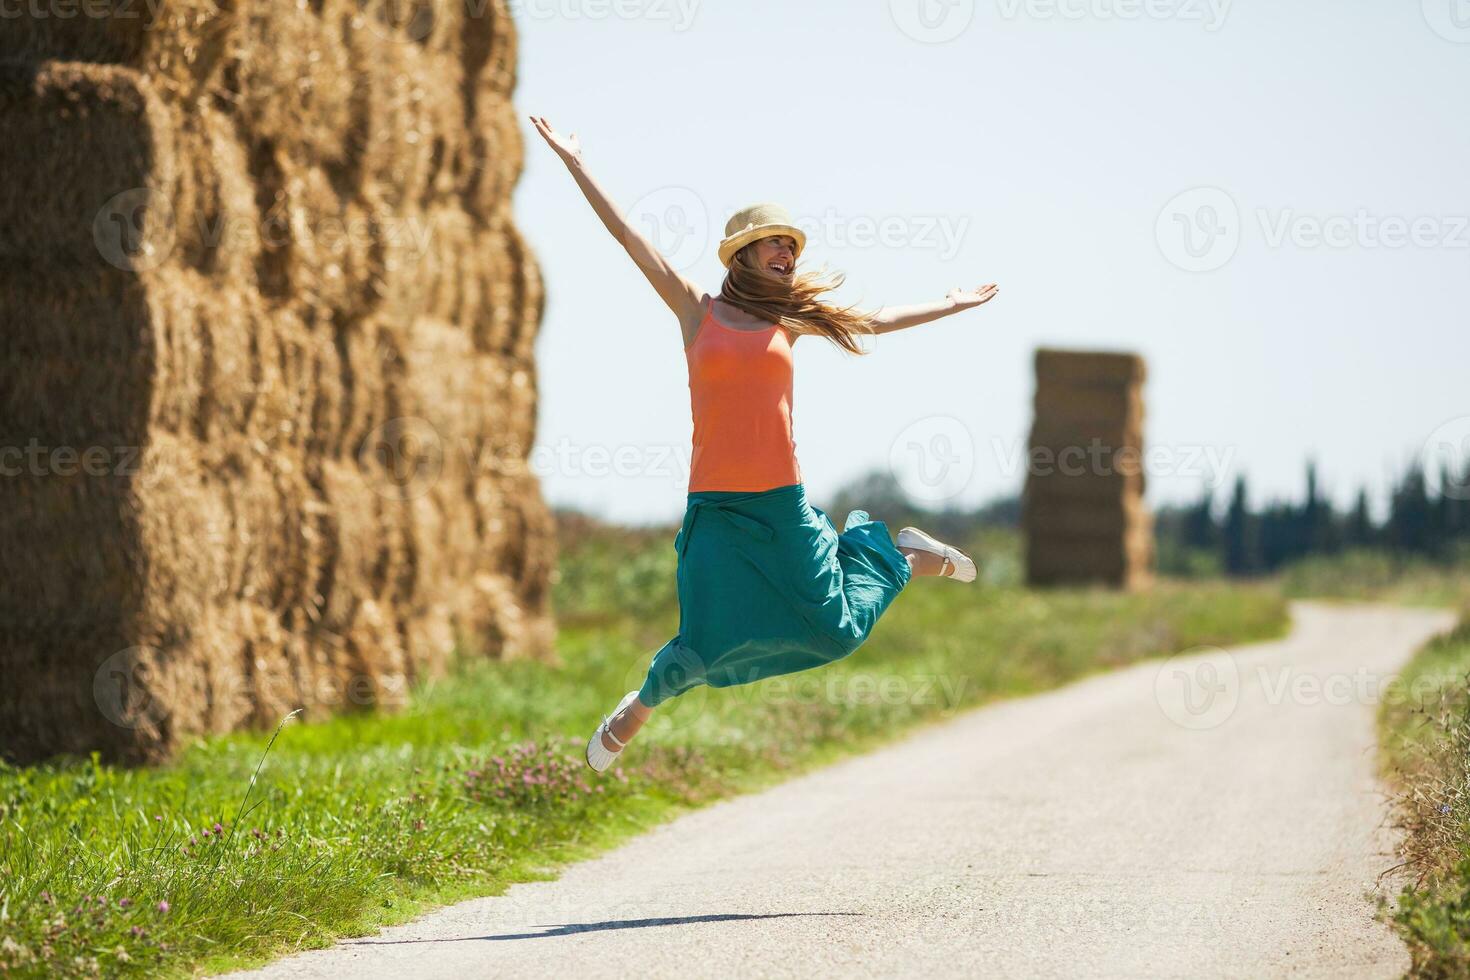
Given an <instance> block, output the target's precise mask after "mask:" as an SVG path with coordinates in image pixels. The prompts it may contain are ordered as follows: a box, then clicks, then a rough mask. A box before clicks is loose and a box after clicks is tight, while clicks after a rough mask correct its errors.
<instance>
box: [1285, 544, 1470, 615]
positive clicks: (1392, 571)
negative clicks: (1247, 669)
mask: <svg viewBox="0 0 1470 980" xmlns="http://www.w3.org/2000/svg"><path fill="white" fill-rule="evenodd" d="M1467 568H1470V554H1467V555H1463V556H1460V557H1458V558H1457V559H1456V560H1453V561H1449V562H1431V561H1428V560H1426V559H1424V558H1418V557H1405V556H1398V555H1394V554H1391V553H1389V552H1385V551H1349V552H1344V553H1343V554H1341V555H1333V556H1323V557H1316V558H1308V559H1304V560H1303V561H1300V562H1296V563H1294V564H1292V565H1290V566H1288V567H1287V568H1286V569H1284V570H1283V571H1282V572H1281V573H1280V575H1279V576H1278V579H1279V582H1280V587H1281V589H1282V591H1283V593H1285V594H1286V595H1287V596H1289V597H1291V598H1321V599H1349V600H1370V601H1375V602H1392V603H1397V604H1399V605H1405V606H1442V607H1443V606H1450V607H1459V606H1463V605H1466V604H1470V574H1467Z"/></svg>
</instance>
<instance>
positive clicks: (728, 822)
mask: <svg viewBox="0 0 1470 980" xmlns="http://www.w3.org/2000/svg"><path fill="white" fill-rule="evenodd" d="M1293 612H1294V616H1295V625H1294V628H1293V631H1292V633H1291V635H1290V637H1288V638H1287V639H1285V640H1283V641H1280V642H1273V643H1266V644H1257V645H1253V646H1247V647H1239V648H1235V649H1233V650H1231V651H1228V652H1227V651H1218V652H1209V651H1206V652H1203V653H1200V654H1197V655H1192V656H1186V657H1176V658H1173V659H1171V660H1168V661H1164V662H1162V663H1158V662H1155V663H1149V664H1142V665H1139V666H1136V667H1133V668H1129V669H1127V670H1123V671H1119V672H1116V673H1111V674H1107V675H1103V676H1099V677H1095V678H1092V679H1089V680H1085V681H1083V682H1080V683H1077V684H1073V685H1071V686H1068V687H1066V688H1062V689H1060V690H1057V691H1054V692H1051V693H1048V694H1044V695H1040V696H1037V697H1031V698H1026V699H1022V700H1015V701H1010V702H1005V703H1001V704H997V705H995V706H992V707H988V708H984V709H981V710H978V711H972V712H970V713H967V714H963V715H959V716H957V717H955V718H953V719H951V720H949V721H947V722H944V723H942V724H940V725H937V726H933V727H929V728H926V729H924V730H922V731H920V732H918V733H916V734H914V735H912V736H910V737H908V738H906V739H904V740H903V741H901V742H898V743H896V744H894V745H892V746H890V747H888V748H885V749H883V750H881V751H878V752H875V753H873V754H870V755H866V756H862V757H859V758H854V759H851V760H848V761H846V762H842V763H839V764H837V765H834V766H831V767H829V768H826V769H824V770H821V771H819V772H816V773H814V774H812V775H809V776H806V777H802V778H799V779H795V780H792V781H790V782H788V783H785V784H783V785H781V786H779V787H776V788H775V789H772V790H769V791H766V792H762V793H759V794H754V795H750V796H745V797H740V798H737V799H733V800H727V801H724V802H722V803H718V804H716V805H713V806H711V807H708V808H706V809H704V810H701V811H698V812H695V813H692V814H689V815H687V816H684V817H682V818H680V819H678V820H676V821H674V822H672V823H669V824H666V825H664V826H662V827H659V828H657V829H655V830H653V831H650V832H649V833H647V834H644V835H642V836H640V837H638V838H636V839H634V840H632V841H631V842H629V843H627V844H625V845H624V846H622V847H620V848H618V849H617V850H615V851H611V852H609V853H608V854H606V855H605V856H603V857H601V858H598V859H596V860H592V861H588V862H585V863H582V864H578V865H575V866H573V867H570V868H568V869H566V870H565V872H564V873H563V874H562V875H561V877H560V878H559V879H558V880H556V881H550V882H537V883H533V884H525V885H516V886H514V887H513V888H512V889H511V890H510V891H509V892H508V893H507V894H506V895H504V896H501V897H497V898H487V899H478V900H474V901H469V902H464V903H462V904H459V905H455V906H452V907H449V908H445V909H442V910H440V911H437V912H434V913H431V914H429V915H426V916H424V917H423V918H421V919H419V920H418V921H416V922H414V923H411V924H408V925H404V926H400V927H395V928H392V929H387V930H384V931H383V932H382V933H381V934H380V935H377V936H374V937H369V938H362V939H354V940H348V941H345V942H343V943H342V944H340V945H338V946H337V947H335V948H333V949H330V950H319V951H311V952H307V953H303V954H299V955H296V956H293V957H290V958H288V959H284V960H281V961H279V962H277V963H275V964H273V965H272V966H270V967H268V968H267V969H265V970H263V971H258V972H256V973H253V974H249V975H250V976H255V977H338V976H353V977H383V978H393V980H402V978H408V977H413V978H420V977H424V978H435V977H443V978H457V980H458V978H466V977H557V978H582V977H676V976H677V977H691V976H730V975H736V976H747V975H759V976H792V977H796V976H800V977H808V976H814V975H815V976H844V977H846V976H910V975H925V976H1002V977H1030V976H1068V977H1074V976H1117V977H1141V976H1159V977H1190V978H1195V977H1216V976H1218V977H1247V976H1249V977H1263V976H1288V975H1289V976H1323V977H1329V976H1330V977H1344V976H1347V977H1374V976H1384V977H1388V976H1399V975H1401V974H1402V972H1403V971H1404V969H1405V968H1406V967H1407V966H1408V957H1407V954H1406V953H1405V952H1404V950H1403V948H1402V946H1401V945H1400V944H1399V943H1398V941H1397V940H1396V939H1395V938H1394V936H1393V934H1392V932H1391V931H1390V930H1389V929H1388V927H1387V926H1385V925H1383V924H1381V923H1379V922H1377V921H1376V920H1375V917H1374V905H1373V896H1374V894H1375V893H1376V892H1377V890H1379V889H1382V890H1384V891H1386V892H1387V893H1389V894H1392V893H1393V892H1394V891H1396V890H1397V883H1396V881H1395V879H1392V878H1387V879H1382V880H1380V875H1381V874H1382V873H1383V872H1385V871H1387V870H1388V869H1389V868H1391V867H1392V866H1393V865H1394V864H1395V861H1394V858H1393V854H1392V851H1393V836H1392V834H1393V832H1392V830H1391V827H1390V824H1389V821H1388V819H1387V816H1388V798H1387V796H1386V795H1385V793H1384V791H1383V789H1382V787H1381V786H1380V785H1379V784H1378V783H1377V781H1376V780H1375V775H1374V773H1375V752H1374V727H1373V717H1374V711H1375V710H1376V703H1377V701H1378V700H1380V699H1381V697H1382V696H1383V689H1382V684H1383V682H1384V681H1385V680H1386V679H1387V678H1388V677H1389V676H1391V674H1392V673H1393V672H1394V671H1396V670H1397V669H1398V668H1399V667H1400V666H1401V665H1402V664H1403V663H1404V662H1405V660H1406V659H1407V658H1408V657H1409V655H1410V654H1411V653H1412V652H1413V650H1414V649H1415V648H1416V647H1417V646H1418V645H1420V644H1421V643H1422V642H1423V641H1425V640H1426V639H1428V638H1429V637H1430V636H1431V635H1432V634H1434V633H1436V632H1439V631H1441V630H1444V629H1447V628H1449V627H1450V625H1451V624H1452V620H1453V618H1452V616H1451V615H1450V614H1448V613H1442V612H1437V611H1428V610H1407V609H1394V608H1385V607H1348V606H1344V607H1335V606H1331V605H1325V604H1298V605H1296V606H1294V607H1293ZM629 751H636V743H635V746H634V747H632V748H630V749H629ZM243 975H244V974H242V976H243Z"/></svg>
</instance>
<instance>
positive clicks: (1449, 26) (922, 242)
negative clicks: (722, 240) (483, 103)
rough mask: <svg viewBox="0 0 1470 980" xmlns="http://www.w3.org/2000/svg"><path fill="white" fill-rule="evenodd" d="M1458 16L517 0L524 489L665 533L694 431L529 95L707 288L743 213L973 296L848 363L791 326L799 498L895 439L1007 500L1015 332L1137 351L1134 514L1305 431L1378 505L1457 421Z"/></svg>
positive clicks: (1304, 438) (1439, 8)
mask: <svg viewBox="0 0 1470 980" xmlns="http://www.w3.org/2000/svg"><path fill="white" fill-rule="evenodd" d="M1456 2H1457V0H1425V2H1424V3H1423V5H1422V7H1421V4H1420V3H1419V2H1418V0H1412V2H1410V0H1405V2H1402V3H1397V4H1369V3H1362V2H1356V0H1353V2H1345V0H1335V2H1330V3H1329V2H1327V0H1293V2H1292V3H1289V4H1287V3H1266V2H1263V0H1255V2H1252V3H1239V4H1228V3H1224V2H1223V0H1216V2H1214V3H1213V4H1212V3H1210V2H1208V0H1199V2H1196V0H1059V2H1051V3H1048V2H1045V0H1031V2H1023V0H989V2H974V3H970V2H966V0H892V2H889V0H860V2H854V0H823V2H816V0H807V2H800V3H798V2H790V0H741V2H739V3H733V2H723V3H715V2H703V3H700V2H696V0H519V2H516V0H513V3H512V10H513V13H514V16H515V18H516V21H517V24H518V27H519V30H520V46H521V58H520V80H519V85H518V88H517V90H516V94H515V103H516V107H517V109H518V110H519V112H520V120H521V125H522V131H523V134H524V136H525V139H526V150H527V153H526V168H525V174H524V176H523V178H522V180H521V183H520V185H519V187H518V188H517V191H516V196H515V200H514V210H515V216H516V220H517V221H518V222H519V224H520V225H521V227H522V228H523V229H524V231H525V233H526V234H527V236H528V238H529V239H530V242H531V244H532V247H533V248H534V249H535V252H536V255H537V257H538V259H539V261H540V263H541V267H542V270H543V274H544V276H545V280H546V285H547V292H548V299H547V307H546V317H545V320H544V322H543V325H542V334H541V337H540V340H539V342H538V347H537V353H538V360H539V364H538V368H539V379H540V386H541V407H540V414H539V430H538V438H537V453H536V456H535V457H534V460H533V464H534V465H535V466H536V467H537V468H538V471H539V472H541V473H542V474H543V486H544V488H545V492H546V495H547V497H548V498H549V499H550V500H551V501H553V502H555V503H561V504H571V505H576V506H579V507H582V508H585V509H588V510H591V511H594V512H597V513H601V514H603V515H605V516H607V517H610V518H614V519H621V520H627V521H634V522H643V521H663V520H673V519H677V517H678V515H679V514H680V513H681V512H682V507H683V500H684V494H685V491H686V487H687V483H686V481H687V458H688V444H689V437H690V425H691V423H690V418H689V393H688V387H687V384H688V382H687V375H686V372H685V365H684V357H683V353H682V351H681V348H680V339H679V332H678V326H677V323H676V322H675V321H674V319H673V317H672V315H671V314H670V313H669V312H668V311H667V309H666V308H665V307H664V306H663V305H662V303H661V302H660V300H659V299H658V297H657V295H656V294H655V293H654V292H653V290H652V289H651V287H649V285H648V284H647V282H646V281H645V280H644V279H643V277H642V276H641V275H640V274H639V272H638V271H637V269H636V268H635V267H634V266H633V264H632V262H631V261H630V260H629V259H628V258H627V257H626V255H625V254H624V253H623V252H622V250H621V248H620V247H619V246H618V245H617V244H616V243H615V242H614V241H613V240H612V239H611V237H610V236H608V235H607V233H606V232H605V231H604V230H603V228H602V226H601V224H600V223H599V222H598V221H597V219H596V217H595V215H594V214H593V213H592V211H591V209H590V208H589V207H588V206H587V204H586V203H585V201H584V200H583V199H582V196H581V194H580V192H579V191H578V190H577V188H576V185H575V184H574V183H573V182H572V180H571V178H570V176H569V175H568V174H567V173H566V171H565V168H564V167H563V166H562V164H561V163H560V161H559V160H557V159H556V158H555V156H554V155H553V154H552V153H551V151H550V149H549V148H548V147H547V146H546V145H545V144H544V143H543V142H542V141H541V140H540V138H539V137H538V136H537V135H536V133H535V131H534V129H532V128H531V126H530V123H529V121H528V120H527V119H526V118H525V116H526V114H527V113H532V112H534V113H536V114H540V115H544V116H547V117H548V118H549V119H550V121H551V122H552V124H553V126H555V127H556V128H558V129H559V130H562V131H574V132H576V133H577V134H578V136H579V137H580V139H581V142H582V147H583V155H584V158H585V160H586V162H587V166H588V168H589V170H590V171H591V172H592V173H593V175H594V176H596V177H597V178H598V179H599V180H600V181H601V182H602V183H603V184H604V186H606V187H607V188H608V190H609V192H610V193H611V194H612V196H613V198H614V200H615V201H616V202H617V203H618V204H619V205H620V206H621V207H623V208H624V209H625V210H630V211H635V212H636V213H637V214H639V215H640V219H641V220H647V221H649V222H652V223H651V224H648V225H647V226H646V227H647V228H648V229H649V231H650V234H652V235H653V236H654V237H655V239H656V240H657V241H658V242H659V243H660V244H661V246H663V247H664V248H665V249H666V251H669V252H672V253H674V254H675V255H676V256H677V261H678V262H679V263H680V264H681V265H684V266H685V271H686V274H688V275H690V276H691V277H692V278H694V279H695V280H696V281H698V282H699V283H700V284H701V285H703V286H704V287H705V288H706V289H708V290H709V291H711V292H715V291H717V290H718V288H719V284H720V281H721V277H722V272H723V269H722V267H721V266H720V265H719V262H718V259H717V258H716V256H715V244H716V242H717V240H718V239H719V237H720V235H721V233H722V231H723V226H724V222H725V220H726V218H727V217H728V216H729V214H730V213H731V212H732V211H733V210H735V209H737V208H739V207H741V206H743V205H746V204H749V203H754V202H757V201H766V200H774V201H779V202H782V203H784V204H785V205H786V206H787V207H788V208H789V209H790V210H791V211H792V212H793V213H794V214H796V215H797V217H798V220H800V221H802V222H803V223H804V224H805V225H806V226H807V227H808V228H809V229H810V230H811V233H812V234H811V238H810V241H809V243H808V246H807V251H806V253H805V254H804V255H803V257H802V260H803V262H804V263H806V264H811V265H814V266H818V267H819V266H822V265H826V266H827V267H829V268H832V269H838V270H841V271H843V272H845V273H846V275H847V284H846V285H845V286H844V287H843V288H842V289H841V290H840V291H839V292H838V294H837V299H839V300H841V301H844V302H853V301H861V302H864V303H866V304H870V305H873V306H877V305H883V304H907V303H914V302H921V301H928V300H935V299H939V298H941V297H942V296H943V295H944V294H945V293H946V292H947V291H948V290H949V289H950V288H952V287H954V286H957V285H966V286H969V285H978V284H980V283H984V282H990V281H994V282H998V283H999V284H1000V287H1001V293H1000V296H999V298H998V299H996V300H995V301H994V302H993V303H992V304H990V305H989V306H986V307H983V308H981V309H979V310H971V311H967V312H964V313H960V314H957V315H956V316H954V317H951V318H948V319H945V320H941V321H939V322H937V323H933V324H928V325H925V326H920V327H917V328H914V329H912V330H908V331H904V332H902V333H898V334H892V335H885V336H882V337H879V338H876V342H875V344H874V352H873V353H872V354H870V355H868V356H865V357H862V358H853V357H851V356H847V355H843V354H841V353H840V352H838V351H836V350H835V349H832V348H831V347H830V345H829V344H827V343H826V342H824V341H820V340H817V339H815V338H811V337H808V338H803V339H802V340H801V342H800V343H799V344H798V345H797V347H796V403H795V420H796V440H797V456H798V459H799V460H800V463H801V466H802V473H803V477H804V479H805V482H806V484H807V486H808V489H809V491H810V492H811V493H812V495H813V497H814V499H816V500H817V501H819V502H820V501H823V500H826V499H828V498H829V497H830V494H831V493H832V492H833V491H834V490H836V489H837V488H838V486H839V485H840V484H841V483H843V482H844V481H846V480H848V479H850V478H852V477H854V476H856V475H858V474H860V473H862V472H864V471H866V470H869V469H873V468H877V467H885V466H889V465H892V461H894V460H897V465H898V466H899V467H900V470H902V469H904V468H905V467H906V466H909V462H906V459H907V457H906V452H907V449H906V447H908V446H909V444H910V443H913V442H915V441H917V442H918V443H920V444H922V445H928V446H936V445H937V446H939V447H940V449H941V451H942V452H943V453H944V454H946V455H947V457H948V458H949V459H950V460H951V461H958V462H957V463H956V467H957V468H952V469H951V471H950V473H949V475H948V477H947V481H948V482H947V483H945V484H944V485H943V487H942V488H941V489H939V490H936V491H935V492H934V494H933V496H931V497H930V499H931V500H933V501H935V502H941V500H940V498H943V502H951V503H973V502H979V501H982V500H985V499H989V498H991V497H993V496H996V495H999V494H1002V493H1008V492H1013V491H1014V490H1016V489H1017V488H1018V487H1019V480H1020V475H1021V471H1020V469H1019V463H1018V460H1017V456H1016V454H1017V453H1018V452H1020V451H1021V450H1022V449H1023V448H1024V444H1025V436H1026V431H1027V428H1028V426H1029V423H1030V399H1031V394H1032V387H1033V380H1032V366H1031V356H1032V352H1033V351H1034V350H1035V348H1036V347H1038V346H1046V345H1051V346H1065V347H1078V348H1105V349H1118V350H1132V351H1137V352H1139V353H1141V354H1143V355H1144V356H1145V357H1146V358H1147V360H1148V365H1149V372H1150V379H1149V381H1148V384H1147V387H1146V391H1145V394H1146V400H1147V425H1146V438H1147V442H1148V446H1149V447H1151V448H1153V449H1155V450H1156V451H1157V452H1158V454H1159V455H1158V457H1157V458H1156V460H1155V462H1154V464H1153V465H1152V466H1151V482H1150V485H1149V499H1150V500H1151V502H1153V503H1154V504H1158V503H1162V502H1165V501H1172V500H1180V499H1185V498H1189V499H1193V498H1194V497H1195V496H1196V495H1197V494H1198V493H1199V490H1200V488H1201V487H1202V486H1203V485H1204V483H1205V482H1206V481H1207V480H1208V481H1211V482H1215V483H1218V484H1219V485H1220V486H1221V487H1222V490H1221V491H1220V492H1222V493H1223V492H1226V491H1227V490H1228V484H1229V482H1231V481H1233V479H1234V476H1235V474H1236V473H1237V472H1244V473H1245V474H1246V475H1247V476H1248V478H1249V480H1250V484H1251V490H1252V498H1253V500H1254V501H1255V502H1257V503H1259V502H1262V501H1264V500H1266V499H1268V498H1270V497H1273V496H1284V495H1293V496H1294V495H1296V494H1298V493H1299V492H1300V489H1301V485H1302V480H1303V466H1304V462H1305V460H1306V458H1307V456H1308V455H1309V454H1310V455H1313V456H1315V457H1316V458H1317V459H1318V461H1319V466H1320V471H1321V474H1322V477H1323V480H1324V482H1325V485H1326V489H1327V491H1328V492H1329V493H1330V494H1332V495H1333V497H1334V498H1335V499H1336V500H1337V501H1339V502H1340V503H1343V504H1345V503H1347V502H1348V500H1349V498H1350V495H1351V494H1352V493H1354V492H1355V491H1356V488H1357V487H1358V486H1359V485H1362V484H1366V485H1368V486H1369V488H1370V490H1372V491H1373V492H1374V493H1375V494H1376V495H1381V494H1382V492H1383V490H1384V488H1385V486H1386V484H1387V480H1388V477H1389V476H1390V474H1392V473H1396V472H1398V471H1399V470H1400V468H1401V467H1402V465H1403V464H1404V462H1405V461H1406V460H1407V459H1408V458H1409V457H1410V456H1411V455H1412V454H1413V453H1414V452H1415V451H1417V450H1418V449H1419V448H1420V447H1421V446H1422V445H1424V443H1425V440H1426V439H1428V438H1429V437H1430V436H1431V434H1432V433H1435V432H1436V431H1437V430H1440V431H1443V428H1442V427H1443V426H1445V425H1446V424H1447V423H1450V424H1453V420H1455V419H1457V418H1463V417H1465V416H1467V415H1470V385H1467V380H1470V329H1467V328H1470V323H1467V320H1470V312H1467V311H1470V228H1467V227H1465V224H1466V219H1465V216H1467V215H1470V193H1467V190H1470V180H1467V175H1470V126H1467V124H1466V115H1465V108H1464V100H1465V93H1466V92H1467V91H1470V16H1467V17H1464V18H1462V19H1461V20H1456V19H1454V15H1455V14H1456V13H1466V14H1470V11H1463V10H1457V9H1456V7H1455V4H1456ZM1464 6H1465V4H1464V3H1463V2H1461V3H1460V7H1461V8H1463V7H1464ZM1462 23H1463V24H1464V26H1463V27H1461V26H1460V25H1461V24H1462ZM1222 192H1223V194H1222ZM1181 195H1182V196H1181ZM1212 234H1213V237H1211V236H1212ZM1324 239H1326V241H1324ZM1404 239H1407V241H1402V240H1404ZM951 419H952V420H953V421H950V420H951ZM936 439H937V440H939V441H938V442H936ZM944 439H948V440H949V441H948V442H944V441H943V440H944ZM895 444H897V448H895ZM599 454H601V455H599ZM1211 458H1213V459H1214V460H1215V462H1216V465H1215V466H1214V467H1210V466H1207V465H1206V461H1207V460H1209V459H1211ZM900 476H901V477H904V478H905V480H906V482H910V483H911V477H912V474H911V473H910V474H908V475H907V476H905V474H904V473H900ZM925 486H927V484H926V485H925ZM923 488H924V487H923V486H921V487H920V489H921V490H922V489H923ZM1377 503H1379V501H1378V500H1375V504H1377ZM877 516H881V515H877Z"/></svg>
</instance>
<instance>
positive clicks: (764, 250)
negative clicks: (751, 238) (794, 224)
mask: <svg viewBox="0 0 1470 980" xmlns="http://www.w3.org/2000/svg"><path fill="white" fill-rule="evenodd" d="M750 247H751V248H752V249H754V255H753V258H754V260H755V261H754V262H753V263H752V264H753V265H754V266H755V267H756V268H757V269H760V270H761V271H762V272H767V273H770V274H771V275H773V276H778V277H780V278H782V279H790V278H791V275H792V273H793V272H795V271H796V239H794V238H792V237H791V236H790V235H772V236H770V237H769V238H761V239H759V240H757V241H755V242H752V243H751V246H750Z"/></svg>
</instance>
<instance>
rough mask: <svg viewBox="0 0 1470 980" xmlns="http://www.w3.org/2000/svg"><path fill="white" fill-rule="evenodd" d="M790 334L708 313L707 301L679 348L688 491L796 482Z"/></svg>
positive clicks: (768, 486) (776, 326)
mask: <svg viewBox="0 0 1470 980" xmlns="http://www.w3.org/2000/svg"><path fill="white" fill-rule="evenodd" d="M792 342H793V340H792V337H791V335H790V334H788V332H787V330H786V328H785V327H783V326H781V325H780V324H772V325H771V326H769V327H766V328H765V329H764V330H741V329H737V328H735V327H731V326H727V325H726V324H723V323H721V322H720V321H719V320H717V319H716V318H715V311H714V299H713V298H711V299H710V300H709V302H708V303H707V304H706V307H705V312H704V320H703V321H701V322H700V325H699V329H698V330H696V331H695V333H694V342H693V343H692V344H690V345H689V346H688V347H687V348H685V350H684V353H685V356H686V358H687V360H688V361H689V404H690V408H691V409H692V410H693V413H694V455H693V457H692V458H691V460H690V466H689V491H690V492H691V493H695V492H698V491H703V490H745V491H753V490H770V489H773V488H775V487H784V486H789V485H791V484H793V483H800V482H801V467H800V466H798V465H797V462H796V440H795V438H794V437H793V434H792V426H791V403H792V360H791V345H792Z"/></svg>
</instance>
